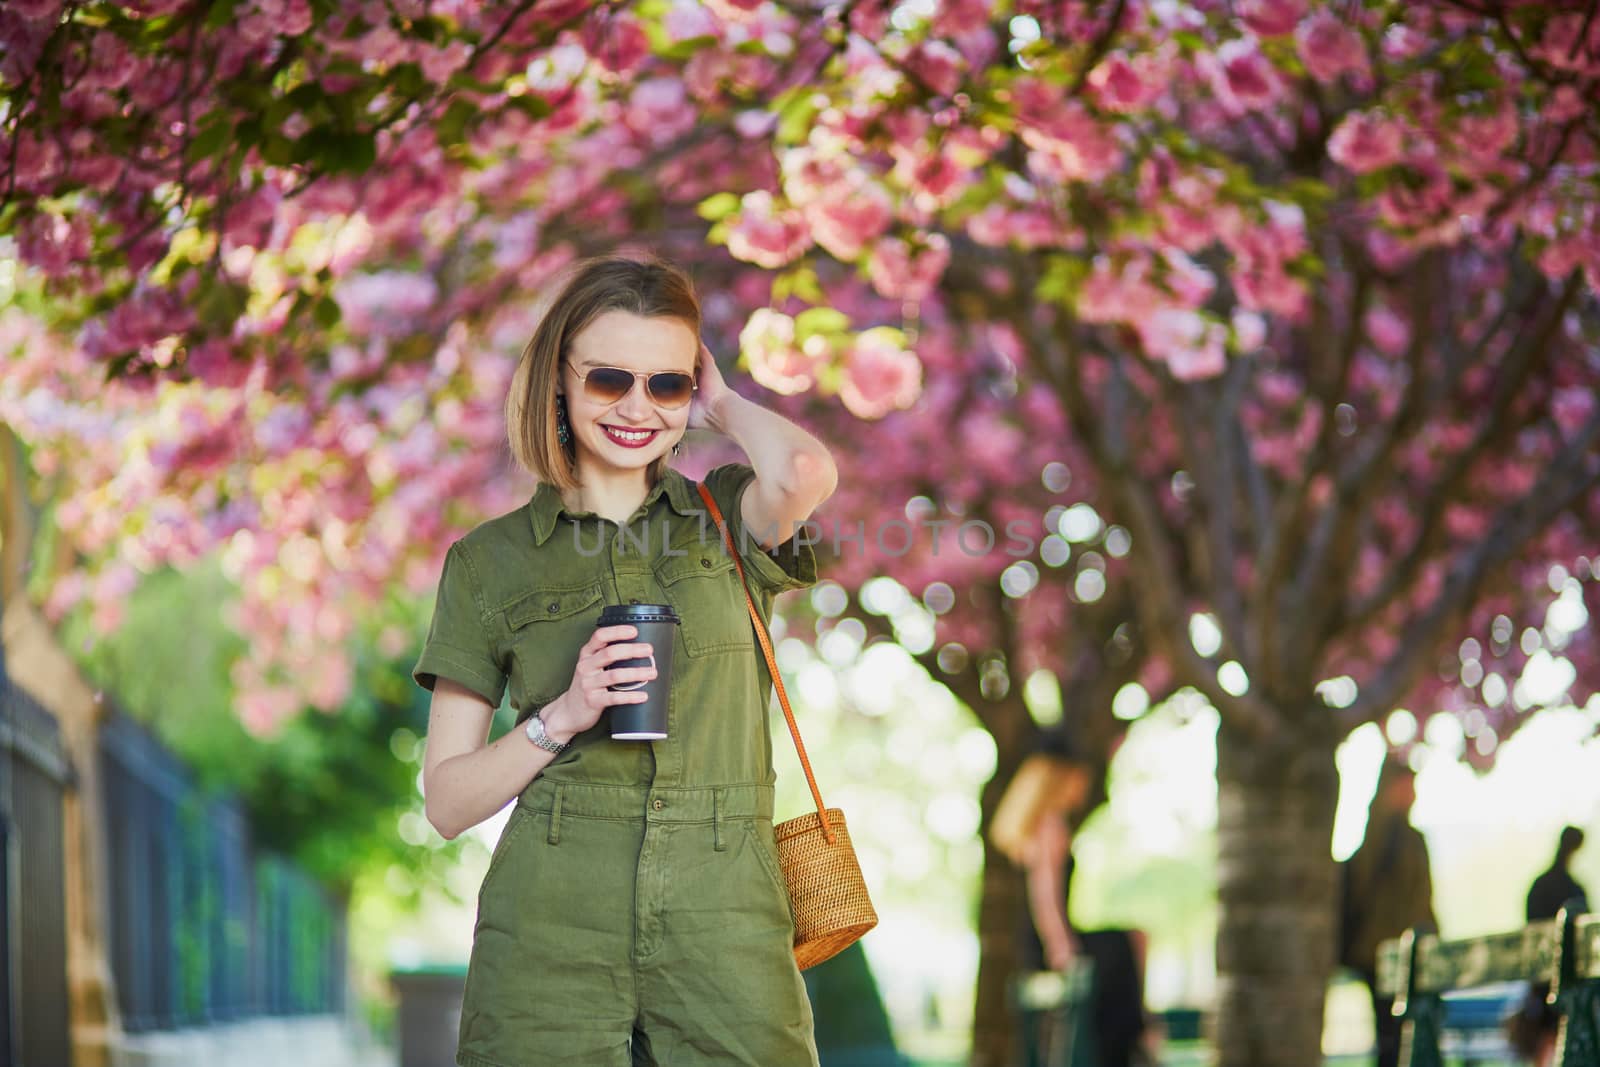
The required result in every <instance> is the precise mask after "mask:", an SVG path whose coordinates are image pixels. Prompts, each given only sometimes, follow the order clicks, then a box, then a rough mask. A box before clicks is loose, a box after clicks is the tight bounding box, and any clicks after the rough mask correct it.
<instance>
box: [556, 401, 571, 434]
mask: <svg viewBox="0 0 1600 1067" xmlns="http://www.w3.org/2000/svg"><path fill="white" fill-rule="evenodd" d="M556 440H557V441H560V442H561V443H562V444H566V443H568V442H569V441H571V440H572V427H571V425H569V424H568V422H567V398H566V397H565V396H564V395H562V394H561V393H557V394H556Z"/></svg>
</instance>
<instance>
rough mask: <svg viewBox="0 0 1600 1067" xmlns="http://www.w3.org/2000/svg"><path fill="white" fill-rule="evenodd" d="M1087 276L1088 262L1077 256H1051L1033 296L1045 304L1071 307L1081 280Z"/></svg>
mask: <svg viewBox="0 0 1600 1067" xmlns="http://www.w3.org/2000/svg"><path fill="white" fill-rule="evenodd" d="M1088 276H1089V261H1088V260H1087V259H1084V258H1081V257H1077V256H1051V257H1050V258H1049V260H1048V261H1047V262H1046V264H1045V269H1044V276H1043V277H1042V278H1040V279H1039V284H1038V285H1037V286H1036V287H1035V288H1034V295H1035V296H1037V297H1038V298H1039V299H1040V300H1043V301H1045V302H1046V303H1051V304H1057V305H1060V306H1062V307H1071V306H1072V305H1073V303H1074V302H1076V300H1077V297H1078V290H1079V289H1081V288H1082V287H1083V280H1084V279H1085V278H1087V277H1088Z"/></svg>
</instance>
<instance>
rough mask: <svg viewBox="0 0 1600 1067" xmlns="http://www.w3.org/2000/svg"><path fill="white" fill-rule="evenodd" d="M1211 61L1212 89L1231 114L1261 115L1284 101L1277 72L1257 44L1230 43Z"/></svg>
mask: <svg viewBox="0 0 1600 1067" xmlns="http://www.w3.org/2000/svg"><path fill="white" fill-rule="evenodd" d="M1208 58H1210V59H1211V60H1212V72H1213V73H1212V77H1211V84H1212V89H1213V91H1214V92H1215V93H1216V94H1217V99H1218V100H1219V101H1220V102H1221V103H1222V105H1223V107H1224V108H1226V109H1227V110H1228V111H1229V112H1230V113H1231V114H1243V113H1245V112H1248V111H1260V110H1262V109H1264V108H1268V107H1271V106H1272V105H1273V104H1275V103H1277V102H1278V101H1279V100H1280V99H1281V98H1282V96H1283V93H1284V87H1283V82H1282V79H1281V78H1280V77H1279V75H1278V73H1277V69H1276V68H1275V67H1273V65H1272V62H1271V61H1270V60H1268V59H1267V57H1266V56H1264V55H1262V54H1261V50H1260V49H1259V48H1257V47H1256V45H1255V43H1254V42H1253V41H1247V40H1244V39H1242V38H1236V39H1234V40H1231V41H1228V42H1227V43H1225V44H1223V45H1222V47H1220V48H1218V49H1217V51H1216V54H1215V56H1214V57H1208Z"/></svg>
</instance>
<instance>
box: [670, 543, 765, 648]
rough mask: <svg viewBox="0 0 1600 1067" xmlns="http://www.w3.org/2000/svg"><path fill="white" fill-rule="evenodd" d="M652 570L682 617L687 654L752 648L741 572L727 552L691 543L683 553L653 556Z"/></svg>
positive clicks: (679, 628) (680, 634) (684, 644)
mask: <svg viewBox="0 0 1600 1067" xmlns="http://www.w3.org/2000/svg"><path fill="white" fill-rule="evenodd" d="M655 572H656V580H657V581H658V582H660V583H661V590H662V592H663V593H665V594H666V597H667V603H669V604H671V605H672V610H673V611H676V612H677V613H678V617H679V618H681V619H682V620H683V625H682V626H679V627H678V634H679V637H680V638H681V640H682V642H683V644H682V647H683V649H684V651H685V652H687V653H688V654H689V655H691V656H709V655H712V654H714V653H718V652H744V651H748V650H750V649H752V648H754V647H755V640H756V638H755V633H754V632H753V631H752V630H751V628H750V615H749V612H748V611H746V610H745V606H744V593H743V592H741V591H740V588H739V573H738V572H737V571H736V570H734V568H733V560H732V558H730V557H729V556H728V554H727V553H726V552H719V551H717V549H715V548H713V547H709V546H706V547H702V546H699V545H691V546H689V548H688V554H687V555H683V556H663V557H662V558H661V559H659V560H657V561H656V564H655Z"/></svg>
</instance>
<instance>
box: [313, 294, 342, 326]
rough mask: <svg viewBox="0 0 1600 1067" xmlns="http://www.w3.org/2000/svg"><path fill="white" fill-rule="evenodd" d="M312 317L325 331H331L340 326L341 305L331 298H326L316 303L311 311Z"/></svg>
mask: <svg viewBox="0 0 1600 1067" xmlns="http://www.w3.org/2000/svg"><path fill="white" fill-rule="evenodd" d="M311 315H312V317H313V318H315V319H316V320H317V325H318V326H321V327H322V328H323V329H324V330H331V329H333V328H334V327H335V326H337V325H339V319H340V317H341V316H340V312H339V303H338V301H336V300H334V299H333V297H331V296H324V297H322V299H320V300H318V301H317V302H316V305H315V306H313V307H312V309H311Z"/></svg>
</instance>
